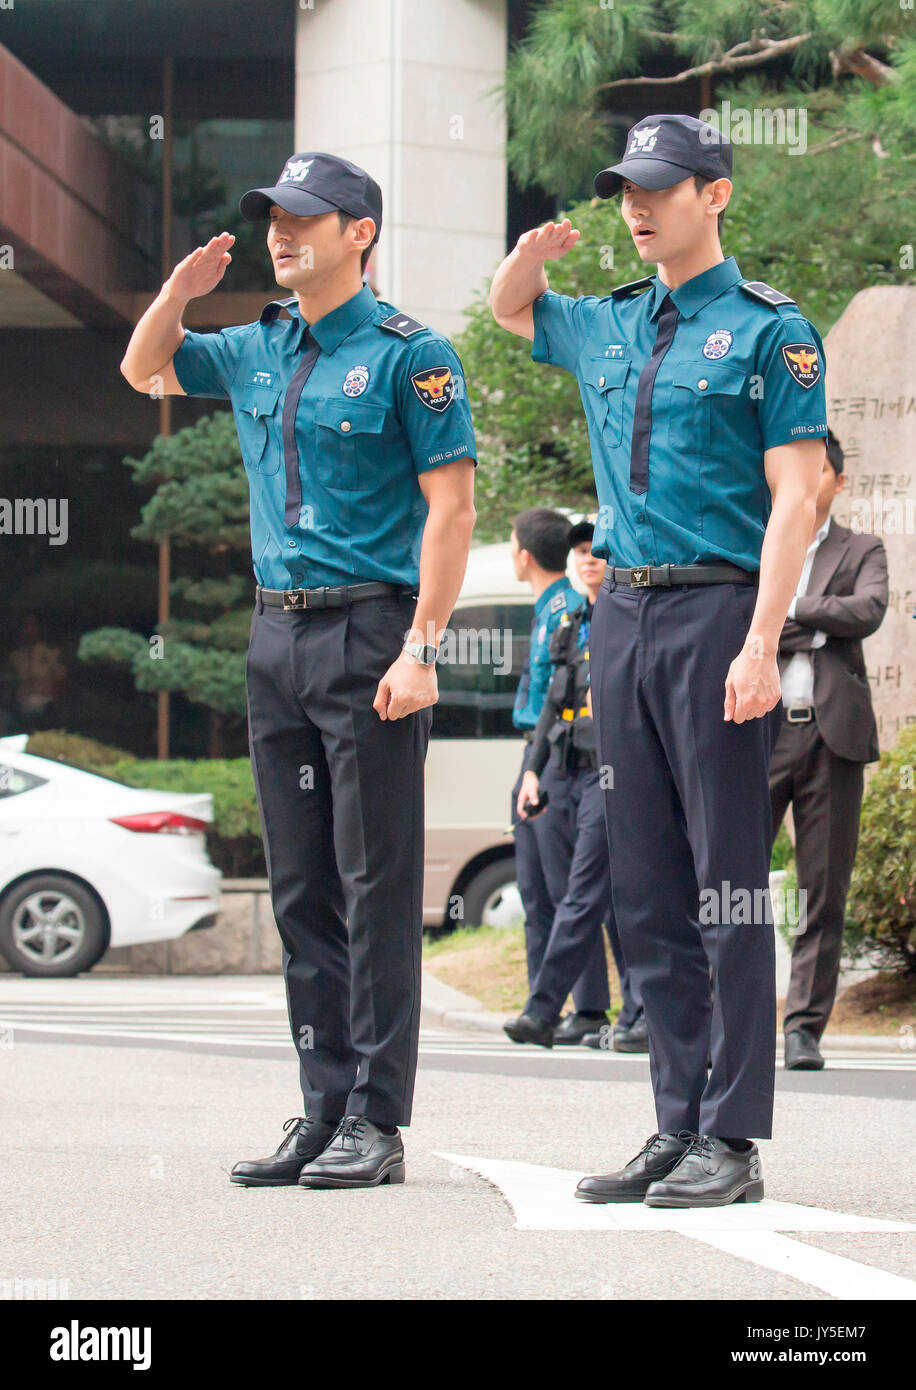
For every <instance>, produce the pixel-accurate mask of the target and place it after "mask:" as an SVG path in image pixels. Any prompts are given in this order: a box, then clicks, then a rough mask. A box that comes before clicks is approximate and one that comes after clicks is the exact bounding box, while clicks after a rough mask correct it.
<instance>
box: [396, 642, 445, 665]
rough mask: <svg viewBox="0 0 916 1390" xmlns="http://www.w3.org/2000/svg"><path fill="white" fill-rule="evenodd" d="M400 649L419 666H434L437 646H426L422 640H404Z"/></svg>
mask: <svg viewBox="0 0 916 1390" xmlns="http://www.w3.org/2000/svg"><path fill="white" fill-rule="evenodd" d="M401 651H403V652H406V653H407V655H408V656H412V657H413V659H414V661H418V662H419V663H420V665H421V666H435V664H436V655H437V653H438V651H439V648H438V647H429V646H426V645H424V643H423V642H405V643H404V645H403V647H402V648H401Z"/></svg>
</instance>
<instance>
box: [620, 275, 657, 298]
mask: <svg viewBox="0 0 916 1390" xmlns="http://www.w3.org/2000/svg"><path fill="white" fill-rule="evenodd" d="M654 279H655V276H654V275H644V276H643V278H642V279H641V280H631V281H630V283H629V284H628V285H618V286H617V288H616V290H611V298H612V299H627V298H628V297H629V296H630V295H631V294H636V293H637V291H638V290H647V289H648V288H649V286H650V285H651V284H652V282H653V280H654Z"/></svg>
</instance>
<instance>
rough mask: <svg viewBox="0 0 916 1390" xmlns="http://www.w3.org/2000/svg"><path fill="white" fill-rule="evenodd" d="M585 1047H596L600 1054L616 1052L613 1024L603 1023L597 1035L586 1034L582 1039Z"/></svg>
mask: <svg viewBox="0 0 916 1390" xmlns="http://www.w3.org/2000/svg"><path fill="white" fill-rule="evenodd" d="M582 1043H583V1046H585V1047H594V1048H595V1049H596V1050H597V1051H599V1052H613V1050H614V1025H613V1023H602V1024H601V1026H600V1027H599V1029H598V1031H597V1033H586V1035H585V1037H584V1038H583V1039H582Z"/></svg>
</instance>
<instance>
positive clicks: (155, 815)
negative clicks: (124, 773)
mask: <svg viewBox="0 0 916 1390" xmlns="http://www.w3.org/2000/svg"><path fill="white" fill-rule="evenodd" d="M27 743H28V736H27V735H24V734H23V735H16V736H14V737H9V738H0V953H2V955H3V956H4V957H5V959H6V961H7V963H8V964H9V965H10V966H11V968H12V969H13V970H18V971H20V972H21V973H22V974H23V975H41V976H55V975H76V974H79V972H80V971H83V970H90V969H91V968H92V966H93V965H95V963H96V962H97V961H98V960H99V959H100V957H101V956H102V955H103V954H104V953H105V951H106V950H107V948H108V947H109V946H133V945H137V944H139V943H140V942H150V941H168V940H171V939H173V938H174V937H176V936H183V935H184V933H185V932H188V931H192V930H194V929H195V928H197V927H206V926H212V925H213V923H214V922H215V920H216V914H217V912H218V909H219V887H220V880H221V878H222V875H221V873H220V871H219V870H218V869H216V868H214V866H213V865H212V864H211V863H210V860H209V858H208V857H207V851H206V848H205V841H204V830H205V829H206V825H207V823H208V822H210V821H212V820H213V798H212V797H211V796H210V795H209V794H208V793H206V794H205V793H191V794H186V793H176V792H159V791H150V790H148V789H145V788H143V789H140V788H136V787H126V786H123V785H122V784H121V783H120V782H113V781H111V780H110V779H109V778H107V777H99V776H96V775H95V774H93V773H89V772H83V771H81V770H80V769H78V768H74V767H68V766H67V765H66V764H64V763H58V762H54V761H52V760H51V759H48V758H37V757H34V756H32V755H31V754H29V753H26V752H25V751H24V749H25V748H26V746H27Z"/></svg>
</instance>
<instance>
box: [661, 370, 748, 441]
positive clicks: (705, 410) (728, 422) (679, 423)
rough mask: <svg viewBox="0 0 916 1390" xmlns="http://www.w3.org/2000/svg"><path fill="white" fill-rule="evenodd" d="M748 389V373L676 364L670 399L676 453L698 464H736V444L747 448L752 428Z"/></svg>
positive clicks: (670, 426) (670, 425)
mask: <svg viewBox="0 0 916 1390" xmlns="http://www.w3.org/2000/svg"><path fill="white" fill-rule="evenodd" d="M746 385H747V377H746V376H745V374H744V372H742V371H741V370H740V369H738V368H735V367H719V368H714V367H712V366H708V365H707V364H706V363H705V362H703V363H697V362H687V363H676V364H675V367H674V379H673V381H672V384H671V393H670V396H669V416H668V443H669V444H670V446H671V448H672V449H673V450H675V451H676V452H678V453H682V454H690V455H691V456H693V457H696V458H707V459H722V460H725V461H727V460H729V459H731V458H734V456H735V445H736V442H738V443H744V444H746V443H747V442H748V429H749V428H750V427H751V425H752V418H751V417H752V414H753V410H752V406H751V404H750V402H749V401H748V399H747V393H746V391H745V387H746ZM736 436H737V440H736Z"/></svg>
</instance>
